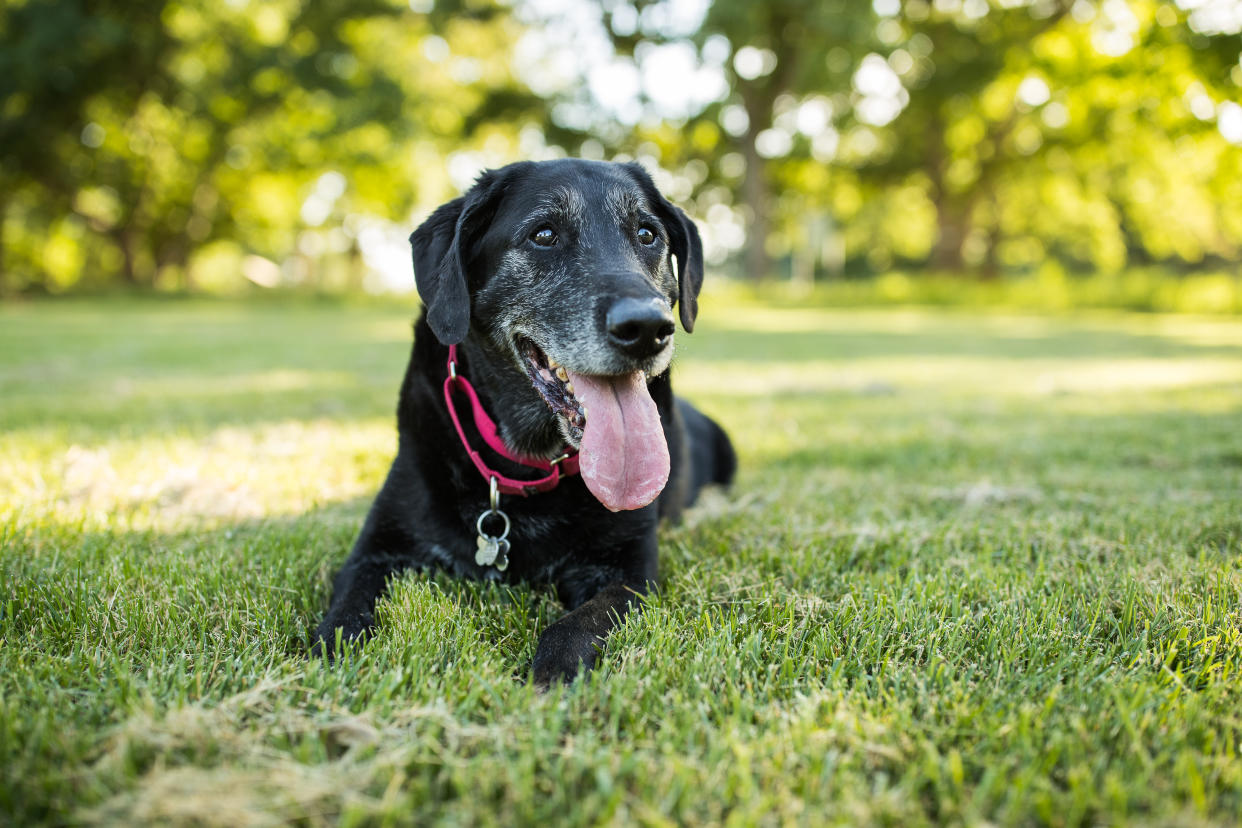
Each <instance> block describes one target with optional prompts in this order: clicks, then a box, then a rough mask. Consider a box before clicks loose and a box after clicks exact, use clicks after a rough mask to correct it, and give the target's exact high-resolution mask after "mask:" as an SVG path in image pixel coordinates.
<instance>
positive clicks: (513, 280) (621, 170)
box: [315, 160, 736, 684]
mask: <svg viewBox="0 0 1242 828" xmlns="http://www.w3.org/2000/svg"><path fill="white" fill-rule="evenodd" d="M410 243H411V245H412V246H413V248H414V274H415V278H416V281H417V283H418V291H419V293H420V294H421V296H422V298H423V302H424V305H425V309H424V312H423V315H422V317H421V318H420V319H419V320H418V323H417V324H416V326H415V336H414V350H413V353H412V355H411V356H410V364H409V367H408V368H407V370H406V374H405V381H404V383H403V384H402V386H401V397H400V401H399V404H398V407H397V425H398V432H399V438H400V439H399V447H398V451H397V458H396V460H395V461H394V462H393V466H392V470H391V471H390V472H389V474H388V479H387V480H386V481H385V483H384V486H383V488H382V489H381V490H380V493H379V496H378V497H377V498H376V500H375V505H374V506H373V507H372V508H371V512H370V514H369V515H368V517H367V520H366V524H365V525H364V526H363V528H362V533H361V535H360V536H359V537H358V541H357V543H356V544H355V545H354V549H353V552H352V553H351V554H350V556H349V560H348V561H347V562H346V563H345V566H344V568H343V569H342V570H341V572H340V573H339V574H338V575H337V577H336V583H335V593H334V595H333V598H332V605H331V607H330V608H329V610H328V613H327V616H326V617H325V618H324V619H323V622H322V623H321V624H320V625H319V628H318V630H317V631H316V633H315V638H316V646H317V647H318V648H320V649H321V650H323V648H325V645H326V649H327V652H328V654H329V655H331V653H332V649H333V647H334V646H335V644H336V636H337V630H340V636H341V638H342V639H343V640H346V641H349V640H354V639H357V638H359V637H361V636H363V635H365V634H366V633H367V631H368V630H369V628H370V626H371V624H372V619H373V610H374V607H375V601H376V598H377V597H378V596H379V595H380V593H381V592H382V591H383V590H384V588H385V584H386V582H387V580H388V578H389V577H390V576H391V575H392V574H393V573H395V572H398V571H400V570H402V569H406V568H411V567H413V568H419V569H429V568H432V567H439V568H443V569H446V570H449V571H451V572H454V573H456V574H458V575H464V576H468V577H471V578H484V579H501V580H505V581H507V582H510V583H512V582H516V581H534V582H552V583H554V584H555V585H556V588H557V592H558V595H559V597H560V599H561V601H563V602H564V604H565V606H566V607H567V608H568V609H569V610H570V612H569V613H568V614H567V615H565V616H564V617H563V618H561V619H560V620H559V621H557V622H556V623H554V624H553V625H551V626H550V627H549V628H548V629H547V630H546V631H545V632H544V633H543V635H542V636H541V637H540V639H539V644H538V647H537V648H536V651H535V659H534V665H533V670H534V679H535V681H536V682H538V683H539V684H548V683H550V682H551V681H554V680H557V679H572V678H573V677H574V676H575V675H577V673H578V672H579V670H581V669H583V668H590V667H591V666H592V665H593V664H594V662H595V657H596V652H597V648H598V645H600V644H601V643H602V642H603V640H604V637H605V636H607V635H608V633H609V632H610V631H611V630H612V628H613V627H615V626H616V625H617V624H619V623H620V622H621V620H622V619H624V618H625V616H626V613H627V612H628V610H629V609H630V608H631V607H632V606H634V605H635V604H636V602H637V598H638V596H641V595H642V594H643V593H645V592H646V591H647V590H648V589H649V588H651V587H652V586H653V584H654V581H655V578H656V556H657V550H656V524H657V522H658V520H659V519H660V518H661V517H676V516H677V515H678V514H679V513H680V512H681V510H682V509H683V508H684V507H686V506H688V505H689V504H690V503H691V502H692V501H693V500H694V499H695V496H696V495H697V494H698V491H699V489H700V488H701V487H703V486H704V485H706V484H709V483H719V484H728V483H729V482H730V481H731V480H732V477H733V473H734V469H735V467H736V458H735V455H734V452H733V447H732V446H731V445H730V443H729V439H728V437H726V436H725V433H724V432H723V431H722V430H721V429H720V427H719V426H718V425H716V423H714V422H712V421H711V420H709V419H708V418H707V417H705V416H704V415H703V414H701V413H699V412H698V411H696V410H695V409H694V408H692V407H691V406H690V405H689V404H687V403H685V402H684V401H682V400H679V399H676V398H675V397H674V396H673V392H672V386H671V385H670V383H669V371H668V366H669V362H670V360H671V359H672V355H673V334H674V323H673V316H672V308H673V306H674V305H678V304H679V305H680V307H679V314H680V316H681V323H682V327H684V328H685V329H686V331H687V332H688V331H690V330H691V329H692V328H693V327H694V318H695V313H696V310H697V296H698V292H699V288H700V286H701V285H702V283H703V253H702V248H701V245H700V242H699V234H698V231H697V230H696V229H695V227H694V224H693V223H692V222H691V221H690V220H689V219H688V218H687V217H686V215H685V214H684V213H682V212H681V211H680V210H679V209H677V208H676V207H674V206H673V205H672V204H670V203H669V202H668V201H666V200H665V199H664V197H663V196H661V195H660V194H659V192H658V191H657V190H656V188H655V186H654V185H653V184H652V182H651V179H650V178H649V177H648V176H647V174H646V173H645V172H644V171H643V170H642V168H641V167H639V166H637V165H633V164H631V165H618V164H605V163H597V162H589V161H577V160H566V161H550V162H543V163H521V164H513V165H510V166H508V167H504V168H502V169H499V170H493V171H489V172H487V173H484V174H483V175H482V176H481V177H480V178H479V180H478V182H477V183H476V184H475V185H474V187H473V188H472V189H471V190H470V191H469V192H468V193H467V194H466V195H465V196H463V197H462V198H458V199H456V200H454V201H451V202H449V203H448V204H445V205H444V206H442V207H440V208H439V209H438V210H436V212H435V213H433V214H432V215H431V217H430V218H428V219H427V221H426V222H424V223H423V225H422V226H421V227H419V228H418V230H416V231H415V232H414V234H413V235H412V236H411V237H410ZM450 346H453V347H452V348H450ZM475 389H477V394H476V391H475ZM480 409H481V411H480ZM492 421H494V426H493V425H492ZM579 470H580V472H579V473H577V474H575V471H579ZM657 498H658V500H657Z"/></svg>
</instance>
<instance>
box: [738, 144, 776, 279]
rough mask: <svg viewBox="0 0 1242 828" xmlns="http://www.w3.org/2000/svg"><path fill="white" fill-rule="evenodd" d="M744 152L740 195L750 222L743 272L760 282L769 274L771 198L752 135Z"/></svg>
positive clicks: (770, 267)
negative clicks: (744, 176) (744, 161)
mask: <svg viewBox="0 0 1242 828" xmlns="http://www.w3.org/2000/svg"><path fill="white" fill-rule="evenodd" d="M745 151H746V152H745V157H746V178H745V179H744V180H743V182H742V194H743V196H744V197H745V199H746V205H747V206H748V207H749V208H750V222H749V224H748V226H747V227H746V275H747V276H748V277H750V278H751V279H753V280H754V281H756V282H760V281H763V280H764V279H766V278H767V277H768V276H769V275H770V274H771V273H772V258H771V257H770V256H769V255H768V230H769V228H770V226H771V220H770V218H769V216H768V210H769V209H770V205H771V200H770V194H769V192H768V189H769V188H768V175H767V170H765V169H764V164H763V159H762V158H761V157H760V156H759V152H758V151H757V150H756V149H755V141H754V135H751V134H747V136H746V147H745Z"/></svg>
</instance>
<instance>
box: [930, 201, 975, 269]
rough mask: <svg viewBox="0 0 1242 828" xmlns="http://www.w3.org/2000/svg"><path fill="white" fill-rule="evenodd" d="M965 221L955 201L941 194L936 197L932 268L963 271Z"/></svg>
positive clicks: (963, 212) (964, 216)
mask: <svg viewBox="0 0 1242 828" xmlns="http://www.w3.org/2000/svg"><path fill="white" fill-rule="evenodd" d="M966 225H967V219H966V215H965V211H964V210H962V208H961V205H959V204H956V203H955V199H952V198H950V197H949V196H947V195H945V194H944V193H941V194H940V195H938V196H937V197H936V230H937V235H936V246H935V247H934V248H933V249H932V257H931V260H932V267H933V268H935V269H936V270H947V271H951V272H953V273H954V274H959V273H961V272H962V271H963V270H964V269H965V265H966V263H965V261H964V260H963V259H962V243H963V242H964V241H966V233H967V229H968V228H967V226H966Z"/></svg>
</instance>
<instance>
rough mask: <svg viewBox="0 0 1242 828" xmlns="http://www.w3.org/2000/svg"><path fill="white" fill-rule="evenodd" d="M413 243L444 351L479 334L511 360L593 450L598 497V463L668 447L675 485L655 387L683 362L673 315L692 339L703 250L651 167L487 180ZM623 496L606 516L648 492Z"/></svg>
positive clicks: (566, 429)
mask: <svg viewBox="0 0 1242 828" xmlns="http://www.w3.org/2000/svg"><path fill="white" fill-rule="evenodd" d="M410 243H411V244H412V246H413V249H414V275H415V279H416V281H417V284H418V291H419V294H420V295H421V296H422V298H423V302H424V304H425V305H426V309H427V322H428V324H429V325H430V327H431V330H432V332H434V333H435V335H436V337H437V338H438V339H439V340H440V341H441V342H443V343H445V344H456V343H459V342H462V341H464V340H465V339H466V338H467V337H468V336H473V337H474V338H477V339H478V340H479V341H480V342H485V343H487V344H488V346H489V350H491V351H493V352H495V353H500V354H505V355H506V356H507V358H508V359H509V360H511V362H512V366H513V368H515V369H516V371H517V372H518V373H520V374H523V375H525V377H526V378H527V379H528V380H529V383H530V385H531V388H532V389H533V390H534V391H535V392H537V394H538V396H539V397H540V398H542V401H543V403H544V404H545V405H546V410H547V411H548V412H550V413H551V415H552V416H554V417H555V419H556V421H557V425H558V427H559V430H560V432H561V434H562V435H563V436H564V438H565V440H566V441H568V442H569V443H571V444H572V445H574V446H575V447H580V448H581V449H582V455H583V456H582V468H583V475H584V478H586V479H587V480H588V485H589V486H590V485H591V477H592V475H591V474H589V473H588V471H587V468H588V466H590V465H591V464H592V463H595V462H596V461H597V460H598V461H599V462H603V463H604V464H605V466H607V465H608V464H609V463H614V464H615V462H616V461H615V458H613V457H612V455H614V454H618V453H619V454H620V455H622V456H624V455H626V454H627V453H629V454H633V455H634V456H635V458H638V459H639V460H641V457H642V456H644V455H643V452H642V451H641V449H642V448H643V447H644V446H646V445H647V444H648V443H650V442H651V441H652V440H654V439H656V437H657V436H658V442H659V443H660V446H661V447H662V448H663V451H664V455H665V459H664V461H663V468H664V472H663V474H664V476H665V477H667V474H668V471H667V466H668V463H667V447H664V438H663V433H662V432H661V431H660V430H659V418H658V416H657V415H656V414H655V410H654V408H655V407H654V404H653V403H652V402H651V397H650V396H649V395H648V394H647V391H646V380H647V379H648V378H650V377H654V376H657V375H659V374H660V373H662V372H663V371H664V370H665V369H667V368H668V365H669V362H670V360H671V359H672V355H673V338H674V330H675V326H674V319H673V314H672V311H673V308H674V306H676V307H677V308H678V312H679V315H680V317H681V323H682V327H683V328H685V330H686V331H687V332H689V331H691V330H693V328H694V319H695V315H696V314H697V311H698V293H699V288H700V287H701V286H702V284H703V252H702V246H701V244H700V241H699V234H698V231H697V230H696V229H695V227H694V224H693V222H691V221H690V219H689V218H687V217H686V215H685V213H683V212H682V211H681V210H679V209H678V208H676V207H674V206H673V205H672V204H670V203H669V202H668V201H667V200H666V199H665V198H664V197H663V196H662V195H660V193H659V192H658V191H657V190H656V188H655V185H654V184H653V183H652V181H651V178H650V177H649V176H648V175H647V173H646V172H644V171H643V169H642V168H641V167H639V166H638V165H636V164H606V163H600V162H592V161H579V160H562V161H549V162H542V163H529V162H528V163H520V164H513V165H510V166H508V167H504V168H502V169H499V170H493V171H489V172H487V173H484V174H483V175H482V176H480V178H479V180H478V182H477V183H476V184H475V185H474V187H473V188H471V190H470V191H469V192H467V193H466V194H465V195H464V196H462V197H461V198H458V199H455V200H454V201H451V202H449V203H448V204H445V205H444V206H442V207H441V208H439V209H438V210H436V212H435V213H433V214H432V215H431V217H430V218H428V219H427V221H426V222H424V223H423V224H422V226H420V227H419V228H418V229H417V230H416V231H415V232H414V234H413V235H412V236H411V237H410ZM652 429H654V430H655V431H656V432H657V434H645V435H644V434H643V433H642V432H645V431H651V430H652ZM636 435H637V436H636ZM605 454H607V455H609V456H608V457H604V455H605ZM601 458H602V459H601ZM655 459H656V460H658V458H655ZM659 466H660V464H659V463H658V462H655V461H653V462H651V463H648V464H644V463H642V462H637V463H630V466H629V468H620V469H619V470H618V468H613V467H611V466H608V467H607V468H603V472H605V473H606V474H614V473H619V474H622V476H624V477H626V478H627V480H628V479H631V478H634V477H635V476H640V477H641V476H643V475H647V476H650V475H653V474H654V475H658V473H659ZM631 482H632V481H631ZM663 483H664V480H660V481H659V486H660V487H662V486H663ZM601 485H602V484H601ZM591 488H592V491H596V487H595V486H591ZM615 488H620V489H627V490H630V495H629V497H628V498H621V499H619V500H618V499H616V498H613V499H611V500H609V499H606V498H605V497H602V496H601V497H600V499H601V500H602V501H603V502H604V503H605V505H608V506H610V507H614V506H616V504H618V503H630V502H632V501H635V499H638V498H641V497H643V496H645V492H646V490H647V488H649V487H644V486H639V485H638V484H637V483H634V484H633V485H632V486H631V483H626V482H623V483H621V484H617V486H616V487H615ZM640 490H641V492H640ZM655 491H656V493H657V494H658V492H659V488H656V490H655ZM596 494H597V496H598V495H599V494H600V493H599V492H598V491H596ZM654 496H655V495H654V494H653V495H652V497H654ZM648 502H649V500H648ZM639 505H641V504H639ZM616 507H617V508H635V507H634V506H632V505H620V506H616Z"/></svg>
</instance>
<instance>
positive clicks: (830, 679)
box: [0, 297, 1242, 826]
mask: <svg viewBox="0 0 1242 828" xmlns="http://www.w3.org/2000/svg"><path fill="white" fill-rule="evenodd" d="M413 312H414V302H413V300H408V299H407V300H394V301H392V302H391V304H389V305H386V306H381V305H377V304H312V303H307V302H290V303H288V304H285V305H282V304H278V303H274V302H264V303H251V304H248V305H247V304H240V303H228V302H220V301H206V300H202V301H197V300H196V301H168V300H165V301H155V300H142V301H138V300H100V301H84V300H80V301H59V302H49V303H34V304H27V305H18V306H7V307H2V308H0V645H2V646H0V822H9V823H15V824H32V823H56V824H64V823H71V824H79V823H87V824H89V823H110V824H132V823H134V822H158V823H167V822H173V823H193V824H216V825H227V826H239V825H261V824H271V823H276V822H287V821H293V822H299V823H303V824H308V825H318V824H326V823H337V822H342V823H346V824H360V823H364V824H371V823H401V822H413V823H418V824H431V823H435V824H454V825H456V824H483V825H492V824H494V825H511V824H544V825H551V824H601V823H603V824H617V825H630V824H650V825H667V824H673V823H708V824H720V823H729V824H742V825H746V824H778V823H780V824H785V823H811V824H824V823H839V824H859V823H887V824H900V825H914V824H920V823H942V822H948V823H981V822H985V821H986V822H993V823H1004V824H1015V823H1016V824H1029V823H1049V824H1057V825H1077V824H1084V823H1093V824H1099V823H1140V824H1162V825H1164V824H1179V825H1200V824H1204V825H1211V824H1229V823H1233V822H1234V821H1235V820H1236V819H1237V815H1238V813H1239V812H1242V759H1240V758H1239V755H1238V753H1239V749H1242V744H1240V742H1242V323H1239V322H1238V321H1236V320H1235V319H1229V318H1217V319H1207V318H1193V317H1178V316H1160V315H1124V314H1107V313H1097V314H1090V315H1082V314H1080V315H1075V316H1067V317H1053V316H1022V315H1006V316H997V315H992V316H988V315H981V314H978V313H967V312H962V311H952V310H937V311H932V310H917V309H891V310H831V309H815V308H801V309H786V310H780V309H777V308H774V307H761V306H748V305H744V304H741V303H736V302H733V301H729V300H726V299H721V298H717V299H715V300H712V299H711V297H708V300H707V301H706V302H705V305H704V309H703V311H702V314H701V316H700V320H699V326H698V330H697V331H696V333H695V334H694V335H693V336H686V335H684V334H678V337H679V348H680V349H681V350H680V357H679V359H678V361H677V363H676V365H675V368H674V370H675V372H676V374H677V383H676V384H677V386H678V388H679V389H680V390H681V391H682V392H683V393H685V394H686V395H687V396H689V397H691V398H692V399H694V400H695V401H696V402H697V403H699V404H700V405H701V407H702V408H703V409H704V410H706V411H708V412H709V413H711V414H712V415H714V416H715V417H717V418H718V419H719V420H720V421H721V422H722V423H724V424H725V425H726V427H727V428H728V429H729V430H730V431H731V433H732V434H733V435H734V438H735V440H736V443H737V445H738V448H739V452H740V455H741V463H742V466H741V473H740V477H739V479H738V483H737V486H736V487H735V489H734V491H732V492H731V493H730V494H728V495H723V496H722V495H716V496H713V497H711V498H709V499H707V501H706V502H705V503H704V504H703V505H702V506H701V507H700V508H699V509H698V510H696V511H695V512H694V513H692V514H691V515H690V517H689V518H688V519H687V520H686V521H685V522H684V523H683V524H682V525H679V526H673V527H667V528H666V529H665V530H664V531H663V542H662V574H663V578H664V586H663V590H662V592H661V593H660V594H659V595H658V596H656V597H654V598H653V599H652V600H651V601H650V602H649V603H648V606H647V608H646V611H645V612H644V613H642V614H641V615H640V616H637V617H635V618H633V619H632V620H631V621H629V622H628V623H627V625H626V626H625V627H624V628H623V629H622V630H621V631H619V632H618V633H617V634H616V635H615V636H614V637H613V638H612V639H611V640H610V642H609V644H608V646H607V649H606V652H605V654H604V656H603V657H602V659H601V667H600V669H598V670H597V671H596V672H595V673H594V674H593V675H592V676H591V677H590V678H589V679H587V680H585V681H580V682H578V683H577V684H575V685H572V686H570V687H568V688H560V689H557V690H554V691H553V692H550V693H548V694H546V695H540V694H538V693H537V692H535V690H534V689H533V688H531V687H530V686H529V685H527V684H526V683H525V682H524V681H523V674H524V671H525V669H526V668H527V665H528V664H529V662H530V659H531V656H532V654H533V647H534V642H535V641H536V638H537V636H538V634H539V632H540V631H541V630H542V629H543V628H544V627H545V626H546V625H547V624H548V623H550V622H551V621H552V620H554V619H555V618H556V617H558V615H559V614H560V613H561V612H562V609H561V607H560V606H559V605H558V604H557V602H556V600H555V597H554V596H553V595H552V593H551V592H550V591H549V590H546V589H543V588H538V589H531V588H525V587H521V588H513V589H507V588H498V587H495V586H481V585H478V584H468V583H461V582H457V581H454V580H451V579H447V578H444V577H432V576H427V575H407V576H405V577H402V578H400V579H399V580H397V581H396V582H394V584H393V585H392V589H391V592H390V596H389V598H388V599H387V601H386V602H384V603H382V604H381V607H380V611H379V628H378V632H377V635H376V637H375V639H374V640H373V641H372V642H371V643H370V645H369V646H368V647H367V648H366V649H365V650H364V651H363V652H362V653H361V654H358V655H356V656H354V657H352V658H350V659H348V660H347V661H345V662H343V663H340V664H338V665H337V666H335V667H332V668H325V667H324V666H323V665H322V664H320V663H318V662H314V661H308V660H307V659H306V658H304V657H303V654H304V652H305V648H306V646H307V643H308V634H309V630H310V628H311V626H312V625H313V624H314V623H315V622H316V621H317V620H318V616H319V615H320V613H321V612H322V610H323V609H324V607H325V606H326V602H327V598H328V593H329V581H330V578H331V575H332V573H333V572H334V570H335V568H336V567H337V566H338V565H339V564H340V563H341V562H342V561H343V559H344V557H345V555H346V554H347V552H348V550H349V546H350V544H351V542H352V539H353V536H354V534H355V532H356V531H357V529H358V526H359V523H360V520H361V518H362V516H363V514H364V512H365V510H366V508H367V506H368V504H369V501H370V498H371V496H372V495H373V494H374V492H375V490H376V488H377V487H378V485H379V483H380V481H381V479H382V477H383V475H384V473H385V471H386V470H387V465H388V463H389V461H390V459H391V456H392V454H393V452H394V449H395V444H396V440H395V430H394V423H393V411H394V408H395V397H396V389H397V385H398V382H399V380H400V375H401V370H402V368H403V366H404V361H405V357H406V355H407V353H408V348H409V335H410V319H411V316H412V314H413ZM515 554H520V550H515Z"/></svg>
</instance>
